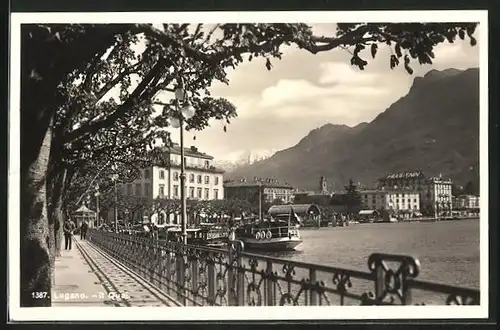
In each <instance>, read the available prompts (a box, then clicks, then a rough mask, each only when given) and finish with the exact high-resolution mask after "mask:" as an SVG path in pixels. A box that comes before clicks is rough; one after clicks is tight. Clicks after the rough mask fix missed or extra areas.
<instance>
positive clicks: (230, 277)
mask: <svg viewBox="0 0 500 330" xmlns="http://www.w3.org/2000/svg"><path fill="white" fill-rule="evenodd" d="M233 248H234V247H233V241H232V240H229V244H228V269H227V284H228V285H227V289H228V297H227V300H228V304H229V306H236V302H235V295H236V288H235V283H234V282H235V278H234V272H233V262H234V258H233V253H234V252H233Z"/></svg>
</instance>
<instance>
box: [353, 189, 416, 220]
mask: <svg viewBox="0 0 500 330" xmlns="http://www.w3.org/2000/svg"><path fill="white" fill-rule="evenodd" d="M359 194H360V195H361V204H362V207H363V208H365V209H367V210H375V211H382V212H384V211H387V212H389V213H390V214H398V213H402V214H409V215H411V214H413V215H418V214H419V213H420V194H419V193H418V192H417V191H412V190H408V189H401V190H389V189H387V190H386V189H380V190H361V191H360V192H359Z"/></svg>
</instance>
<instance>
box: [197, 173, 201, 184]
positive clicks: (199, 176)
mask: <svg viewBox="0 0 500 330" xmlns="http://www.w3.org/2000/svg"><path fill="white" fill-rule="evenodd" d="M197 179H198V180H197V182H198V183H201V175H199V174H198V178H197Z"/></svg>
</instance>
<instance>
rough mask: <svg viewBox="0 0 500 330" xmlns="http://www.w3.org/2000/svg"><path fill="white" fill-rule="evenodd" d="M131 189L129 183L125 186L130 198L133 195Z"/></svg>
mask: <svg viewBox="0 0 500 330" xmlns="http://www.w3.org/2000/svg"><path fill="white" fill-rule="evenodd" d="M132 189H133V188H132V184H131V183H129V184H127V195H129V196H131V195H133V194H134V192H133V191H132Z"/></svg>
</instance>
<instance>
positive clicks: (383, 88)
mask: <svg viewBox="0 0 500 330" xmlns="http://www.w3.org/2000/svg"><path fill="white" fill-rule="evenodd" d="M313 29H314V32H315V33H316V34H323V35H331V34H333V33H332V32H334V31H335V24H317V25H313ZM478 32H479V31H478V30H477V32H476V34H475V37H476V39H478V40H479V35H478ZM478 44H479V43H478ZM283 50H284V56H283V59H282V60H274V61H273V69H272V70H271V71H268V70H267V69H266V67H265V62H264V60H262V59H260V60H259V59H254V60H253V61H252V62H248V61H247V62H244V63H243V64H241V65H240V66H239V67H237V68H236V70H233V71H231V72H229V75H228V78H229V85H225V84H222V83H216V84H214V85H213V86H212V87H211V93H212V96H213V97H224V98H226V99H228V100H229V101H231V102H232V103H233V104H234V105H235V106H236V108H237V112H238V117H237V118H235V119H233V120H232V121H231V124H229V125H228V126H227V132H226V133H224V131H223V123H222V122H218V121H213V122H212V123H211V126H210V127H208V128H207V129H205V130H204V131H201V132H186V133H185V144H186V146H191V145H194V146H197V147H198V148H199V149H200V151H203V152H206V153H208V154H210V155H212V156H214V157H215V159H216V160H218V161H236V160H238V159H240V158H241V157H242V156H243V155H246V154H248V153H249V152H251V153H253V154H258V155H268V154H271V153H274V152H276V151H278V150H282V149H286V148H289V147H292V146H294V145H295V144H297V143H298V142H299V141H300V140H301V139H302V138H303V137H304V136H306V135H307V134H308V132H310V131H311V130H313V129H315V128H318V127H320V126H323V125H325V124H327V123H332V124H339V125H341V124H345V125H349V126H355V125H357V124H359V123H361V122H370V121H371V120H373V119H374V118H375V117H376V116H377V115H378V114H379V113H381V112H383V111H384V110H385V109H387V108H388V107H389V106H390V105H391V104H392V103H394V102H396V101H397V100H398V99H399V98H401V97H402V96H404V95H405V94H406V93H407V92H408V90H409V89H410V87H411V85H412V82H413V79H414V78H415V77H416V76H422V75H424V74H425V73H426V72H428V71H429V70H432V69H437V70H444V69H447V68H457V69H467V68H471V67H478V66H479V46H475V47H471V46H470V44H469V42H468V41H467V40H466V41H461V40H459V41H457V42H455V43H453V44H448V43H446V44H442V45H439V46H438V47H437V48H436V49H435V60H434V64H433V65H424V66H421V65H419V64H418V62H416V63H414V64H413V65H412V68H413V69H414V73H413V75H410V74H408V73H407V72H406V71H405V69H404V67H403V66H401V67H397V68H395V69H393V70H391V69H390V67H389V55H390V50H389V49H388V48H387V47H386V46H381V47H380V49H379V51H378V53H377V56H376V58H375V59H372V58H371V55H370V54H369V50H366V52H367V53H365V54H366V56H365V57H364V58H365V59H366V60H367V61H369V64H368V66H367V67H366V68H365V70H364V71H361V70H359V69H358V68H357V67H352V66H350V64H349V63H350V62H349V61H350V54H349V53H348V52H347V51H346V50H343V49H337V50H332V51H329V52H324V53H319V54H316V55H313V54H310V53H308V52H307V51H304V50H299V49H297V48H292V47H288V48H286V49H285V48H284V49H283ZM362 54H363V53H362ZM363 55H364V54H363ZM171 136H172V140H173V141H174V142H178V141H179V131H178V130H175V129H172V130H171ZM194 136H196V140H194V139H193V137H194Z"/></svg>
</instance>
